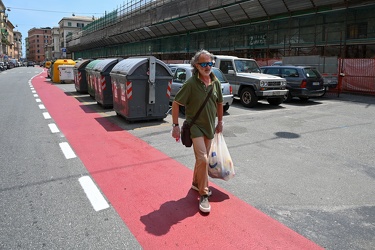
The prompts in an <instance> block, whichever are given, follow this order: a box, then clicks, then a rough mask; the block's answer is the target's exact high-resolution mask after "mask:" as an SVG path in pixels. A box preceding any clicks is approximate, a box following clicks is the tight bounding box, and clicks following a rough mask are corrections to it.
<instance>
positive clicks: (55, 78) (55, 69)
mask: <svg viewBox="0 0 375 250" xmlns="http://www.w3.org/2000/svg"><path fill="white" fill-rule="evenodd" d="M75 64H76V62H75V61H73V60H71V59H57V60H56V61H55V62H54V63H53V65H52V68H51V77H52V78H51V79H52V82H54V83H60V82H61V80H60V71H59V66H60V65H73V66H74V65H75Z"/></svg>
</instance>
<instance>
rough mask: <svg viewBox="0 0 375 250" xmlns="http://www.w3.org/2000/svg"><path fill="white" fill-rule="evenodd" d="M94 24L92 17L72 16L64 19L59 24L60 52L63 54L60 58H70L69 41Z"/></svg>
mask: <svg viewBox="0 0 375 250" xmlns="http://www.w3.org/2000/svg"><path fill="white" fill-rule="evenodd" d="M92 22H93V18H92V17H85V16H71V17H64V18H62V19H61V20H60V22H59V28H58V34H59V44H58V45H59V50H60V52H61V55H60V57H62V58H67V57H70V53H69V52H68V51H67V49H66V47H67V39H68V37H70V36H72V35H73V34H75V33H78V32H80V31H81V30H82V28H84V27H86V26H87V25H88V24H90V23H92Z"/></svg>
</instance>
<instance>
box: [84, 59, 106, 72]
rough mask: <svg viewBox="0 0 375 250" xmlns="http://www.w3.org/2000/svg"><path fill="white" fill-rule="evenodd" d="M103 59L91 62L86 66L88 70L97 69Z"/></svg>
mask: <svg viewBox="0 0 375 250" xmlns="http://www.w3.org/2000/svg"><path fill="white" fill-rule="evenodd" d="M102 60H103V59H96V60H94V61H91V62H90V63H89V64H87V66H86V70H88V69H93V68H94V67H95V65H97V64H98V63H99V62H100V61H102Z"/></svg>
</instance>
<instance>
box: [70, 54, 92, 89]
mask: <svg viewBox="0 0 375 250" xmlns="http://www.w3.org/2000/svg"><path fill="white" fill-rule="evenodd" d="M91 61H92V59H85V60H82V61H79V62H78V63H76V65H74V85H75V88H76V90H77V92H80V93H87V91H88V83H87V77H86V66H87V65H88V64H89V63H90V62H91Z"/></svg>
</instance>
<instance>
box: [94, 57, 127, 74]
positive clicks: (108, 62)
mask: <svg viewBox="0 0 375 250" xmlns="http://www.w3.org/2000/svg"><path fill="white" fill-rule="evenodd" d="M119 60H121V59H120V58H107V59H103V60H101V61H100V62H99V63H98V64H96V65H95V66H94V68H93V70H95V71H101V72H105V71H106V70H107V69H108V68H109V67H110V66H113V65H114V64H116V63H118V61H119Z"/></svg>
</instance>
